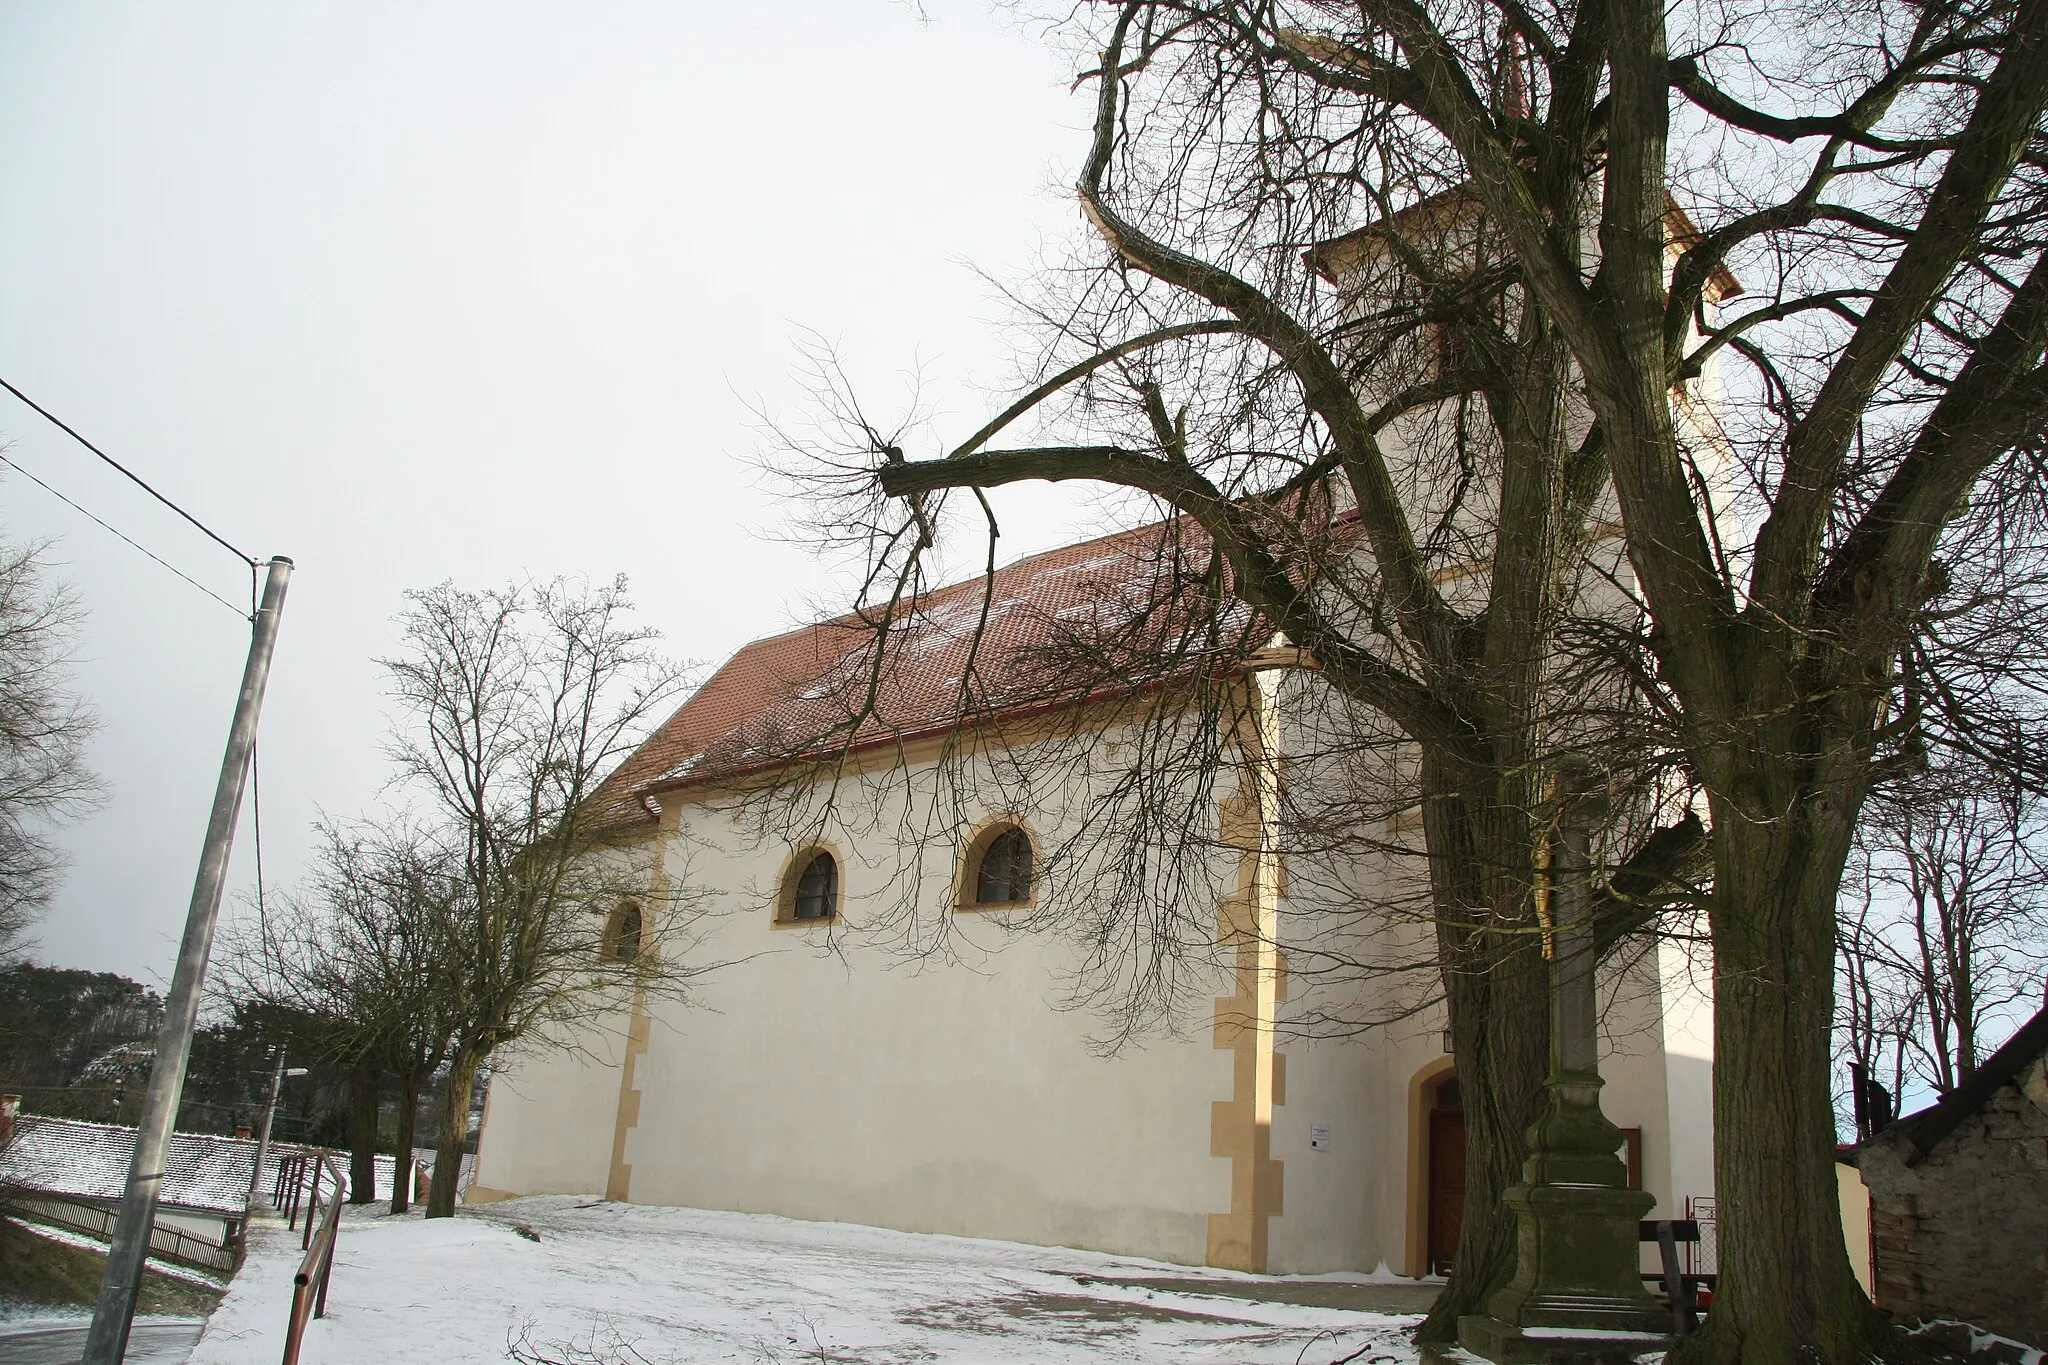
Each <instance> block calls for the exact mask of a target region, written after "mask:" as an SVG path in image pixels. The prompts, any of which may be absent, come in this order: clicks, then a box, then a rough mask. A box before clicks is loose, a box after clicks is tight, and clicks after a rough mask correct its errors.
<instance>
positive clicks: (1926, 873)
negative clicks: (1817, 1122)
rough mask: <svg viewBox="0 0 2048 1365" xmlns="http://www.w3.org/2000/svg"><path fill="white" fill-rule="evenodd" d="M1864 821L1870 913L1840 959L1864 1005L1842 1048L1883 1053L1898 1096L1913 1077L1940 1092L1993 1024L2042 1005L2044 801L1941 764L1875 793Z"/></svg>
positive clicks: (1979, 773)
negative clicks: (1882, 1048)
mask: <svg viewBox="0 0 2048 1365" xmlns="http://www.w3.org/2000/svg"><path fill="white" fill-rule="evenodd" d="M1871 814H1872V818H1871V819H1870V820H1869V821H1867V822H1866V830H1865V835H1864V840H1865V847H1864V849H1863V850H1862V851H1861V867H1862V870H1863V873H1864V876H1865V878H1866V879H1867V881H1868V883H1869V885H1870V893H1868V896H1867V899H1868V900H1869V902H1870V903H1871V905H1872V907H1873V909H1874V913H1871V912H1868V911H1866V913H1865V914H1863V915H1859V916H1858V917H1857V919H1856V921H1855V923H1854V928H1855V929H1856V930H1857V931H1858V932H1857V933H1856V934H1855V935H1854V937H1853V938H1852V939H1851V940H1850V941H1849V942H1848V943H1846V944H1845V947H1846V948H1847V949H1848V951H1846V952H1845V953H1844V963H1843V966H1844V971H1845V973H1847V974H1848V976H1849V978H1850V980H1849V990H1848V992H1847V994H1848V997H1849V999H1850V1001H1851V1002H1853V1003H1855V1004H1857V1005H1858V1006H1859V1007H1860V1010H1861V1013H1860V1017H1858V1018H1857V1019H1855V1020H1853V1021H1852V1027H1851V1033H1852V1035H1856V1036H1852V1038H1851V1039H1850V1040H1849V1045H1850V1047H1851V1049H1852V1051H1859V1052H1860V1051H1874V1049H1872V1048H1871V1046H1870V1043H1874V1042H1876V1041H1877V1040H1880V1039H1882V1040H1884V1041H1888V1042H1889V1043H1890V1044H1891V1045H1892V1048H1893V1056H1894V1067H1893V1078H1892V1091H1893V1093H1894V1094H1897V1093H1899V1092H1900V1091H1901V1090H1902V1089H1903V1088H1904V1085H1905V1084H1906V1083H1907V1082H1908V1081H1909V1080H1910V1081H1915V1082H1918V1083H1920V1084H1923V1085H1926V1086H1929V1087H1931V1088H1933V1089H1934V1090H1936V1091H1939V1092H1942V1093H1946V1092H1947V1091H1949V1090H1952V1089H1954V1088H1955V1087H1956V1086H1957V1085H1959V1084H1961V1083H1962V1082H1964V1081H1966V1080H1968V1079H1969V1078H1970V1074H1971V1073H1972V1072H1973V1071H1975V1070H1976V1068H1977V1063H1978V1061H1979V1059H1980V1058H1981V1057H1982V1056H1984V1055H1985V1054H1986V1053H1988V1052H1989V1051H1990V1050H1991V1049H1992V1047H1993V1046H1995V1043H1996V1033H1997V1031H1998V1029H1999V1026H2000V1025H2001V1024H2007V1025H2009V1024H2010V1023H2012V1022H2016V1021H2015V1019H2014V1015H2015V1013H2016V1012H2017V1013H2018V1014H2020V1015H2022V1016H2023V1015H2025V1014H2027V1013H2031V1012H2032V1010H2033V1009H2035V1008H2037V1006H2038V1002H2039V998H2040V991H2041V982H2042V974H2043V970H2044V968H2048V868H2044V867H2043V866H2042V864H2041V861H2040V852H2039V844H2040V841H2041V837H2042V834H2043V832H2044V831H2043V828H2042V818H2041V813H2040V810H2039V798H2038V797H2036V796H2034V795H2033V794H2031V793H2029V792H2027V791H2026V790H2025V789H2024V788H2015V787H2014V785H2013V784H2012V783H2010V782H2009V781H1998V780H1997V775H1996V774H1991V773H1987V772H1985V771H1984V769H1983V768H1982V767H1981V766H1980V765H1976V764H1949V765H1944V766H1943V767H1941V768H1938V769H1935V770H1932V771H1930V772H1925V773H1919V774H1915V775H1914V776H1913V777H1912V778H1911V779H1909V780H1907V781H1903V782H1900V783H1898V784H1896V785H1894V786H1893V787H1891V788H1889V789H1887V790H1885V791H1883V792H1881V793H1880V794H1879V795H1878V796H1876V797H1875V798H1873V800H1872V803H1871ZM1846 927H1849V926H1845V928H1846ZM1865 1039H1867V1040H1869V1042H1863V1045H1862V1047H1861V1048H1860V1049H1859V1048H1858V1043H1859V1042H1862V1040H1865ZM1855 1060H1857V1061H1858V1062H1859V1063H1861V1064H1864V1065H1866V1066H1868V1065H1871V1064H1872V1063H1874V1061H1875V1057H1874V1056H1873V1057H1870V1058H1867V1059H1866V1058H1865V1057H1863V1056H1861V1055H1858V1056H1857V1057H1856V1058H1855Z"/></svg>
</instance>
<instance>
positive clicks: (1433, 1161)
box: [1424, 1071, 1465, 1275]
mask: <svg viewBox="0 0 2048 1365" xmlns="http://www.w3.org/2000/svg"><path fill="white" fill-rule="evenodd" d="M1428 1093H1429V1101H1430V1102H1429V1147H1428V1153H1427V1157H1426V1162H1427V1175H1426V1177H1425V1180H1426V1187H1427V1194H1426V1195H1425V1196H1424V1197H1425V1200H1426V1204H1425V1207H1426V1210H1427V1211H1426V1213H1425V1215H1424V1216H1425V1218H1426V1220H1427V1225H1428V1239H1429V1240H1428V1246H1429V1270H1430V1273H1431V1274H1435V1275H1443V1274H1448V1273H1449V1271H1450V1268H1451V1260H1452V1258H1453V1257H1455V1256H1456V1255H1457V1254H1458V1237H1459V1235H1460V1233H1462V1232H1463V1231H1464V1227H1465V1097H1464V1093H1463V1092H1462V1091H1461V1090H1459V1088H1458V1076H1457V1073H1456V1072H1451V1071H1447V1072H1445V1073H1444V1074H1443V1075H1442V1076H1441V1077H1439V1078H1437V1079H1436V1080H1435V1081H1434V1083H1433V1084H1432V1085H1431V1086H1430V1087H1429V1092H1428Z"/></svg>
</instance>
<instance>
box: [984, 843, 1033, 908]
mask: <svg viewBox="0 0 2048 1365" xmlns="http://www.w3.org/2000/svg"><path fill="white" fill-rule="evenodd" d="M1031 860H1032V858H1031V836H1030V835H1028V834H1026V833H1025V832H1024V831H1023V830H1021V829H1019V828H1017V826H1015V825H1011V826H1010V827H1008V828H1007V829H1004V830H1003V831H1001V832H1000V833H998V834H997V835H996V836H995V837H994V838H993V839H990V840H988V841H987V842H986V843H985V844H983V845H982V849H981V858H980V860H979V861H978V862H977V863H976V864H975V867H974V904H976V905H1017V904H1020V903H1021V902H1024V901H1028V900H1030V899H1031Z"/></svg>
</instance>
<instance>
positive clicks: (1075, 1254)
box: [192, 1197, 1430, 1365]
mask: <svg viewBox="0 0 2048 1365" xmlns="http://www.w3.org/2000/svg"><path fill="white" fill-rule="evenodd" d="M520 1228H523V1229H525V1230H526V1231H527V1232H530V1233H532V1234H534V1235H536V1236H538V1238H539V1240H538V1241H533V1240H529V1239H528V1238H527V1237H525V1236H522V1235H520V1232H519V1231H518V1230H517V1229H520ZM297 1248H298V1239H297V1238H296V1237H288V1236H287V1234H285V1233H284V1231H283V1229H281V1228H264V1227H259V1228H257V1229H256V1230H255V1231H254V1232H253V1233H252V1236H251V1244H250V1255H249V1260H248V1263H247V1264H246V1265H245V1266H244V1267H243V1270H242V1273H241V1274H240V1275H239V1276H237V1277H236V1280H235V1283H234V1286H233V1288H231V1289H230V1290H229V1292H228V1295H227V1298H226V1299H225V1300H223V1301H222V1303H221V1306H220V1308H219V1309H218V1310H216V1311H215V1313H214V1315H213V1319H212V1321H211V1323H210V1324H209V1325H208V1327H207V1331H206V1336H205V1337H204V1339H203V1340H202V1341H201V1342H200V1344H199V1347H198V1349H197V1350H196V1351H195V1352H194V1353H193V1355H192V1365H274V1362H275V1361H276V1360H277V1358H278V1356H279V1353H280V1351H281V1348H282V1344H283V1332H284V1319H285V1313H286V1310H287V1308H288V1307H289V1305H290V1299H291V1275H292V1271H293V1269H294V1268H295V1264H296V1260H297V1257H298V1250H297ZM1287 1283H1288V1282H1286V1281H1276V1280H1270V1279H1263V1278H1255V1277H1248V1276H1232V1275H1230V1274H1228V1273H1227V1272H1220V1271H1214V1272H1212V1271H1201V1270H1190V1269H1189V1268H1188V1267H1186V1266H1169V1265H1164V1264H1161V1263H1159V1262H1155V1261H1141V1260H1135V1259H1132V1258H1128V1257H1117V1256H1106V1255H1100V1254H1096V1253H1092V1252H1085V1251H1070V1250H1064V1249H1059V1248H1046V1247H1032V1246H1021V1245H1017V1244H1015V1243H1009V1242H986V1241H975V1240H970V1239H966V1238H958V1237H938V1236H926V1235H920V1234H915V1233H903V1232H888V1231H883V1230H880V1229H875V1228H864V1227H855V1226H851V1225H848V1224H843V1223H801V1222H795V1221H791V1220H789V1219H783V1218H772V1217H766V1216H762V1215H756V1214H738V1213H711V1212H704V1211H701V1210H695V1209H662V1208H650V1207H646V1206H642V1205H631V1204H607V1203H603V1202H593V1201H590V1200H582V1199H574V1198H565V1197H545V1198H533V1199H520V1200H514V1201H511V1202H509V1203H504V1204H494V1205H490V1206H488V1207H486V1208H484V1209H481V1210H470V1211H465V1212H464V1214H463V1215H462V1216H461V1217H458V1218H452V1219H440V1220H436V1221H434V1222H427V1221H425V1220H424V1219H421V1218H419V1217H417V1216H408V1217H404V1218H397V1219H394V1218H390V1217H378V1216H371V1215H368V1214H358V1215H355V1216H352V1217H351V1218H350V1219H349V1220H348V1221H347V1222H346V1223H345V1224H344V1226H343V1228H342V1232H341V1240H340V1247H339V1253H338V1256H337V1259H336V1262H335V1267H334V1276H333V1281H332V1285H331V1287H330V1289H329V1291H328V1299H327V1317H326V1318H325V1319H324V1320H322V1321H320V1322H317V1323H315V1324H313V1326H312V1328H311V1330H310V1331H309V1333H308V1334H307V1338H306V1348H305V1353H304V1355H303V1356H302V1357H301V1359H302V1360H303V1361H304V1362H305V1365H341V1363H342V1362H360V1361H377V1362H380V1365H415V1362H417V1365H429V1363H430V1362H431V1363H432V1365H440V1363H441V1362H453V1361H503V1360H507V1359H508V1358H510V1355H509V1349H510V1347H511V1346H512V1345H513V1344H515V1343H520V1342H523V1343H526V1344H527V1346H529V1347H530V1348H531V1349H532V1350H533V1351H535V1352H537V1353H538V1355H539V1356H540V1357H543V1358H547V1359H553V1360H557V1361H569V1360H573V1361H575V1362H577V1365H584V1363H585V1362H599V1361H616V1362H619V1365H639V1362H640V1361H641V1360H644V1361H646V1362H650V1363H651V1365H669V1363H670V1362H683V1361H691V1362H694V1361H736V1362H746V1363H747V1365H776V1363H778V1362H788V1363H789V1365H797V1363H798V1362H812V1363H814V1365H824V1363H825V1362H831V1363H832V1365H852V1363H854V1362H860V1363H862V1365H909V1362H922V1361H944V1362H949V1363H954V1365H979V1363H980V1362H987V1363H988V1365H1010V1362H1024V1361H1030V1362H1042V1363H1043V1365H1062V1362H1079V1361H1126V1360H1128V1361H1174V1362H1230V1363H1231V1365H1265V1363H1266V1362H1272V1363H1273V1365H1296V1362H1299V1365H1329V1362H1331V1361H1334V1360H1338V1359H1340V1358H1343V1357H1346V1356H1349V1355H1351V1353H1353V1352H1356V1351H1359V1350H1360V1348H1361V1347H1370V1348H1371V1349H1370V1350H1367V1351H1366V1352H1365V1353H1363V1354H1360V1355H1358V1356H1357V1357H1356V1358H1357V1360H1359V1361H1360V1362H1367V1361H1371V1362H1374V1365H1412V1362H1414V1361H1415V1359H1416V1355H1415V1351H1414V1348H1413V1347H1412V1346H1410V1345H1409V1343H1408V1339H1407V1338H1408V1333H1409V1332H1410V1331H1411V1330H1412V1329H1413V1327H1414V1324H1415V1321H1416V1318H1417V1316H1419V1314H1420V1312H1421V1309H1422V1307H1423V1306H1424V1304H1425V1303H1426V1297H1425V1296H1426V1294H1427V1293H1428V1292H1430V1291H1428V1290H1421V1292H1420V1293H1418V1290H1419V1289H1420V1288H1421V1287H1419V1286H1414V1285H1406V1284H1403V1285H1395V1286H1365V1285H1354V1284H1348V1283H1346V1282H1344V1281H1330V1280H1317V1281H1309V1282H1297V1284H1298V1285H1299V1288H1300V1289H1301V1291H1303V1292H1302V1295H1301V1296H1302V1297H1307V1298H1311V1299H1313V1300H1314V1304H1313V1305H1311V1304H1298V1303H1284V1302H1274V1301H1271V1300H1270V1299H1269V1298H1268V1297H1267V1296H1268V1295H1270V1294H1272V1293H1276V1292H1284V1291H1281V1290H1279V1289H1276V1286H1283V1285H1285V1284H1287ZM1234 1286H1242V1287H1243V1288H1244V1290H1245V1291H1247V1292H1249V1293H1257V1294H1258V1295H1260V1297H1257V1298H1253V1297H1239V1296H1237V1295H1236V1294H1234V1293H1233V1292H1232V1290H1233V1287H1234ZM1333 1301H1338V1302H1342V1303H1345V1304H1347V1305H1351V1306H1345V1307H1330V1306H1327V1305H1328V1304H1330V1303H1331V1302H1333ZM1368 1304H1371V1305H1377V1306H1381V1307H1384V1308H1386V1309H1400V1310H1409V1311H1380V1312H1373V1311H1362V1308H1363V1306H1364V1305H1368ZM1318 1305H1320V1306H1318ZM634 1352H637V1355H635V1354H633V1353H634ZM528 1358H529V1359H531V1358H533V1357H528Z"/></svg>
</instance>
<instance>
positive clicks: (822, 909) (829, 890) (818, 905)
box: [789, 849, 839, 919]
mask: <svg viewBox="0 0 2048 1365" xmlns="http://www.w3.org/2000/svg"><path fill="white" fill-rule="evenodd" d="M838 913H839V863H838V860H837V859H835V858H834V857H833V856H832V855H831V854H830V853H827V852H825V851H824V850H823V849H819V850H818V851H817V852H816V853H813V854H812V855H811V858H810V861H809V862H807V863H805V864H804V869H803V871H802V872H800V873H798V874H797V879H796V895H795V897H794V898H793V899H792V901H791V902H790V910H789V917H790V918H791V919H831V918H832V917H833V916H834V915H836V914H838Z"/></svg>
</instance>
